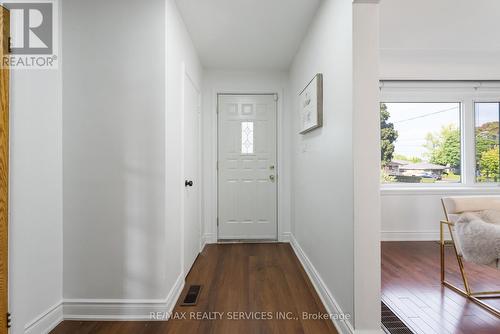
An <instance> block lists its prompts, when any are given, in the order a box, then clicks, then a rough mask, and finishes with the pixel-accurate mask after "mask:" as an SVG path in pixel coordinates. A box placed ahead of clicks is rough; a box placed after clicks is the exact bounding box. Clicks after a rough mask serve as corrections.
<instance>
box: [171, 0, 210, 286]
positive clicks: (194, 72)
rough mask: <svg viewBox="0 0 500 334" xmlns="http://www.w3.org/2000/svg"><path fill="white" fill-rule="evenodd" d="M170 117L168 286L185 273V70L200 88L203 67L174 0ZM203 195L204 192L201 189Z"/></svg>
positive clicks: (172, 9) (172, 11)
mask: <svg viewBox="0 0 500 334" xmlns="http://www.w3.org/2000/svg"><path fill="white" fill-rule="evenodd" d="M166 5H167V18H166V20H167V69H166V78H167V87H166V88H167V117H166V125H165V127H166V185H165V187H166V190H165V196H166V197H165V200H166V206H167V211H166V222H167V230H166V231H167V236H166V237H167V248H166V252H167V254H168V256H167V259H166V260H167V268H169V270H168V277H167V285H169V286H172V285H173V284H174V282H175V280H176V279H177V278H178V276H179V275H180V274H181V273H182V271H183V268H182V260H181V256H182V253H179V252H180V250H181V247H182V244H181V236H182V235H183V234H182V232H181V230H182V225H181V223H182V216H183V212H181V198H182V197H183V196H184V180H183V175H184V172H183V170H182V159H183V155H182V147H181V145H180V143H181V142H183V138H182V136H183V132H182V131H183V129H182V127H183V123H182V118H183V114H182V108H183V96H182V94H183V92H182V90H183V79H184V78H183V77H184V72H183V71H184V69H185V71H186V72H187V73H188V74H189V76H190V78H191V79H192V80H193V81H194V83H195V84H196V86H197V87H201V81H202V74H203V69H202V67H201V64H200V61H199V60H198V57H197V55H196V50H195V49H194V46H193V43H192V41H191V38H190V36H189V34H188V32H187V30H186V27H185V25H184V22H183V20H182V17H181V16H180V14H179V11H178V9H177V6H176V4H175V1H174V0H167V1H166ZM200 194H201V192H200Z"/></svg>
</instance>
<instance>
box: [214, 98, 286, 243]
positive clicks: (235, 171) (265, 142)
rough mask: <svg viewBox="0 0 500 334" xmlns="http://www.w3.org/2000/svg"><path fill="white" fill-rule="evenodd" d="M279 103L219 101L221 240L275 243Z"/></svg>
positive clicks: (264, 100) (248, 100) (219, 221)
mask: <svg viewBox="0 0 500 334" xmlns="http://www.w3.org/2000/svg"><path fill="white" fill-rule="evenodd" d="M276 100H277V99H276V95H274V94H272V95H219V97H218V123H219V124H218V132H219V134H218V183H219V184H218V203H219V205H218V226H219V227H218V238H219V239H272V240H276V239H277V211H276V207H277V194H276V192H277V174H276V171H277V168H276V167H277V166H276Z"/></svg>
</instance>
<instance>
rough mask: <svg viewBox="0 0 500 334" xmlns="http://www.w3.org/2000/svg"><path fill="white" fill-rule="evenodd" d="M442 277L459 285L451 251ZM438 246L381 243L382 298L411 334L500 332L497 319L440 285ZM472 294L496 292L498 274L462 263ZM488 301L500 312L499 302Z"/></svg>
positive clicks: (448, 248)
mask: <svg viewBox="0 0 500 334" xmlns="http://www.w3.org/2000/svg"><path fill="white" fill-rule="evenodd" d="M446 259H447V260H446V261H447V279H448V280H449V281H450V282H452V283H454V284H456V285H457V286H463V284H461V280H460V276H459V269H458V265H457V261H456V258H455V257H454V255H453V250H452V248H451V247H447V250H446ZM439 263H440V260H439V244H438V243H437V242H431V241H429V242H427V241H426V242H420V241H419V242H383V243H382V300H383V301H384V303H385V304H386V305H387V306H389V307H390V308H391V309H392V311H393V312H394V313H396V314H397V315H398V317H399V318H401V319H402V320H403V321H404V322H405V323H406V324H407V325H408V326H409V327H410V328H411V329H412V330H413V331H414V332H415V333H422V334H432V333H439V334H441V333H461V334H487V333H492V334H493V333H495V334H498V333H500V319H498V318H496V317H495V316H494V315H492V314H490V313H489V312H487V311H486V310H484V309H482V308H480V307H479V306H478V305H476V304H474V303H473V302H471V301H469V300H467V299H466V298H465V297H463V296H461V295H459V294H457V293H455V292H453V291H452V290H450V289H449V288H445V287H442V286H441V283H440V265H439ZM465 266H466V270H468V272H469V280H470V283H471V287H472V289H473V291H474V290H486V289H488V290H500V271H499V270H496V269H492V268H489V267H483V266H477V265H474V264H471V263H467V264H466V265H465ZM488 303H491V305H495V306H496V307H498V308H500V299H489V300H488Z"/></svg>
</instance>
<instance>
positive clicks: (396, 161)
mask: <svg viewBox="0 0 500 334" xmlns="http://www.w3.org/2000/svg"><path fill="white" fill-rule="evenodd" d="M408 164H410V162H409V161H406V160H398V159H394V160H392V161H391V162H389V165H398V166H403V165H408Z"/></svg>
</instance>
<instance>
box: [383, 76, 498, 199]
mask: <svg viewBox="0 0 500 334" xmlns="http://www.w3.org/2000/svg"><path fill="white" fill-rule="evenodd" d="M477 102H499V103H500V81H483V82H480V81H474V82H471V81H381V82H380V103H460V116H459V122H460V124H459V128H460V137H461V138H460V146H461V148H460V150H461V173H462V175H461V181H460V182H457V183H432V184H429V183H426V184H421V183H418V184H411V183H382V182H381V183H380V187H381V189H382V190H383V191H386V190H387V191H391V190H394V191H406V190H408V191H410V192H411V191H413V190H415V191H419V192H420V191H430V192H434V191H435V190H443V189H446V190H460V189H471V190H478V189H482V190H485V189H491V190H494V189H500V182H498V183H495V182H484V183H478V182H476V137H475V130H476V111H475V103H477Z"/></svg>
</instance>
